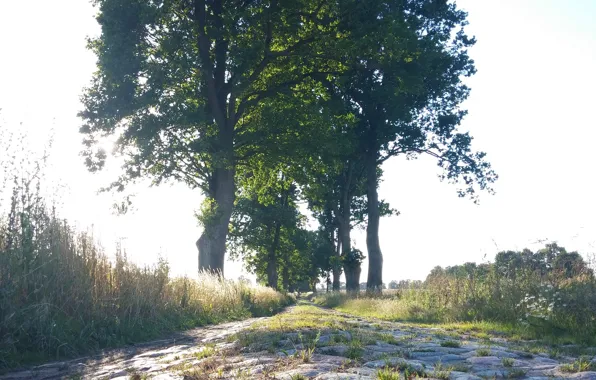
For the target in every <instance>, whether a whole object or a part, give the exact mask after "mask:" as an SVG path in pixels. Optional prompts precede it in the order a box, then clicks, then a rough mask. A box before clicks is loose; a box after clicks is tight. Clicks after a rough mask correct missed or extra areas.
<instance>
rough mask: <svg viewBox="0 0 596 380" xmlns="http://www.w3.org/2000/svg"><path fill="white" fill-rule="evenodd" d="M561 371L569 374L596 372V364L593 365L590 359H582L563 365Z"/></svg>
mask: <svg viewBox="0 0 596 380" xmlns="http://www.w3.org/2000/svg"><path fill="white" fill-rule="evenodd" d="M561 371H562V372H569V373H575V372H586V371H596V364H594V363H592V362H591V361H590V360H589V358H585V357H581V358H579V359H577V360H576V361H574V362H573V363H566V364H563V365H561Z"/></svg>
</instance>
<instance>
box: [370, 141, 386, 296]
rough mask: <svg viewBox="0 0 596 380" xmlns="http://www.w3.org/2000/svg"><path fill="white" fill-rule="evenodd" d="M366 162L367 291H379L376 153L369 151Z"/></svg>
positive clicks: (380, 264) (381, 267)
mask: <svg viewBox="0 0 596 380" xmlns="http://www.w3.org/2000/svg"><path fill="white" fill-rule="evenodd" d="M367 153H368V157H367V160H366V195H367V198H368V225H367V227H366V248H367V250H368V281H367V283H366V288H367V290H369V291H375V292H377V291H381V289H382V288H383V254H382V253H381V246H380V244H379V220H380V213H379V194H378V189H377V182H378V181H377V157H376V151H375V150H373V149H370V150H369V152H367Z"/></svg>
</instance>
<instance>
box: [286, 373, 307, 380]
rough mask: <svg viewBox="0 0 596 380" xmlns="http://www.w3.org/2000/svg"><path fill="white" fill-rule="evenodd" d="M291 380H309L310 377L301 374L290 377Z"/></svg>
mask: <svg viewBox="0 0 596 380" xmlns="http://www.w3.org/2000/svg"><path fill="white" fill-rule="evenodd" d="M290 379H291V380H308V377H306V376H304V375H302V374H300V373H295V374H293V375H292V376H290Z"/></svg>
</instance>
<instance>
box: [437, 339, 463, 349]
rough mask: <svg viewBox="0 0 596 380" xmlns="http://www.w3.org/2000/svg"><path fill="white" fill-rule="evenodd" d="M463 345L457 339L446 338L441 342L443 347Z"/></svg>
mask: <svg viewBox="0 0 596 380" xmlns="http://www.w3.org/2000/svg"><path fill="white" fill-rule="evenodd" d="M460 346H461V343H460V342H458V341H455V340H444V341H442V342H441V347H453V348H458V347H460Z"/></svg>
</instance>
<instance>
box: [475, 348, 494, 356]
mask: <svg viewBox="0 0 596 380" xmlns="http://www.w3.org/2000/svg"><path fill="white" fill-rule="evenodd" d="M490 355H491V352H490V349H488V348H479V349H477V350H476V356H490Z"/></svg>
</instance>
